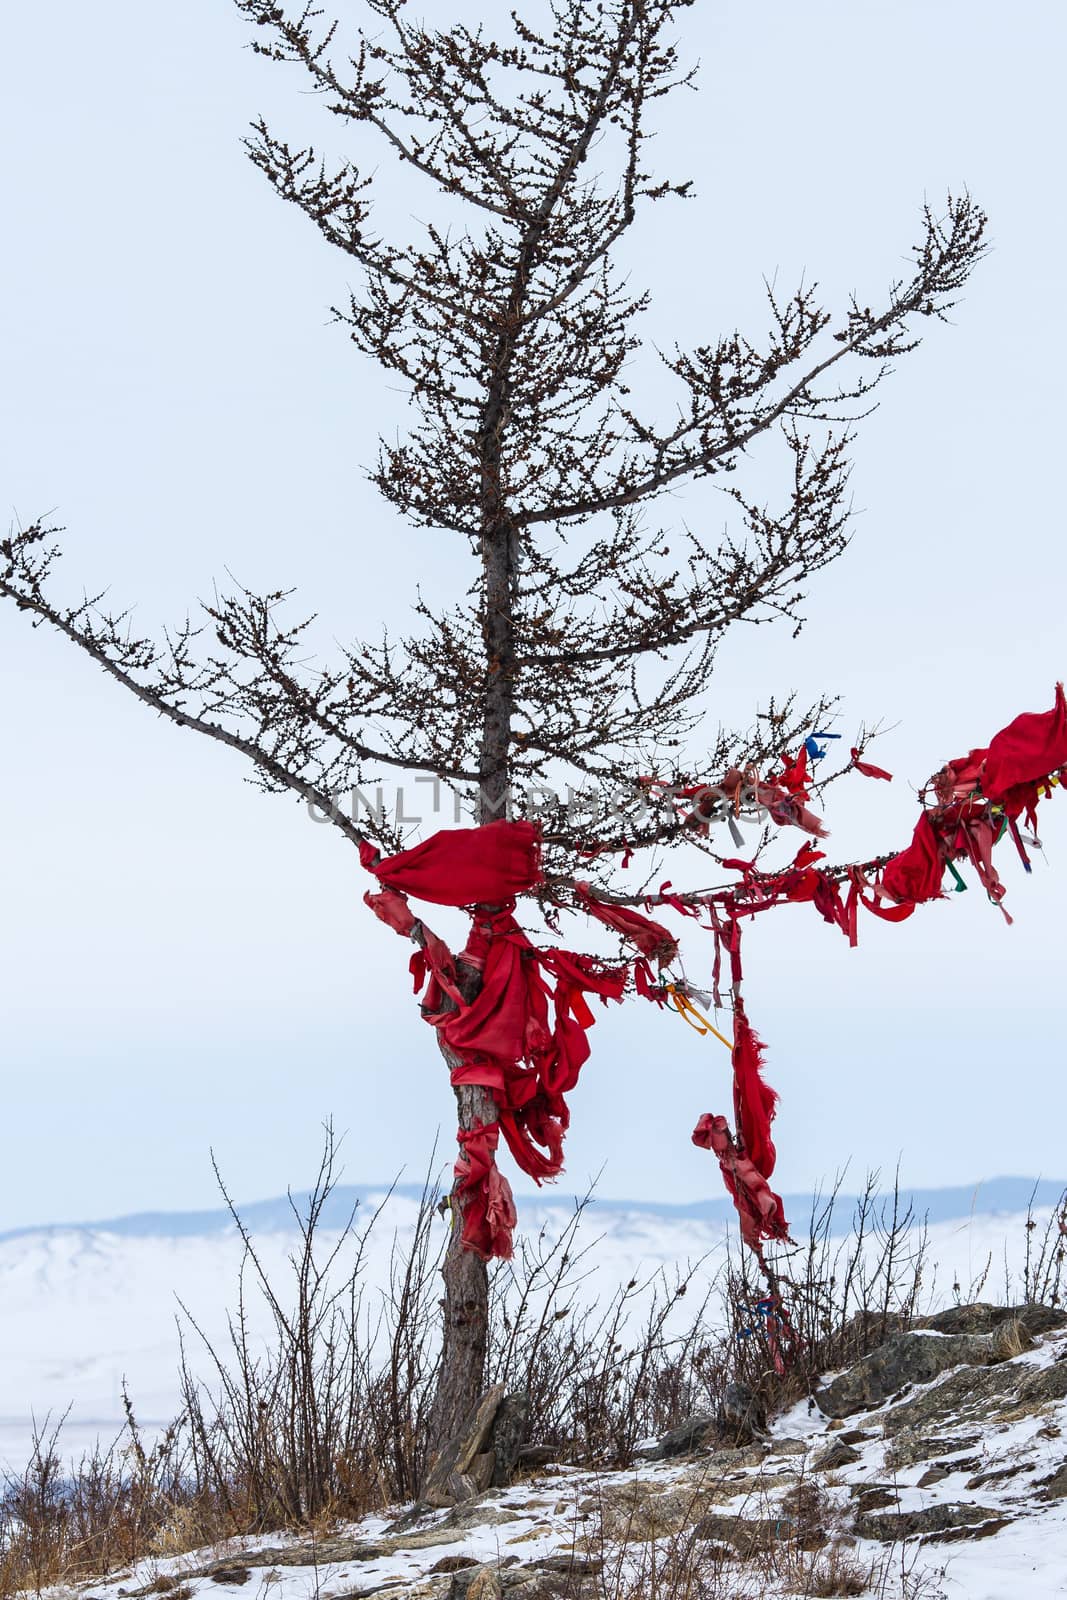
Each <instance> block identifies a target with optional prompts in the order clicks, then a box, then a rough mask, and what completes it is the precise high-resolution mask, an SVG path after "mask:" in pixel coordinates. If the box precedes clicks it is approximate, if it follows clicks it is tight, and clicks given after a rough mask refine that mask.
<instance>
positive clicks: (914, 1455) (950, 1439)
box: [885, 1428, 982, 1472]
mask: <svg viewBox="0 0 1067 1600" xmlns="http://www.w3.org/2000/svg"><path fill="white" fill-rule="evenodd" d="M981 1442H982V1436H981V1434H978V1433H971V1434H936V1433H927V1432H925V1431H924V1430H923V1429H921V1428H902V1429H901V1431H900V1432H899V1433H898V1434H897V1435H896V1436H895V1438H894V1439H893V1440H892V1442H891V1443H890V1445H889V1448H888V1449H887V1450H886V1453H885V1464H886V1466H887V1467H890V1468H892V1469H893V1470H894V1471H899V1470H900V1468H901V1467H913V1466H915V1464H916V1462H918V1461H938V1460H940V1459H941V1458H942V1457H943V1456H955V1455H961V1454H962V1453H963V1451H965V1450H973V1449H974V1447H975V1446H976V1445H979V1444H981ZM975 1459H977V1458H975ZM978 1464H979V1465H980V1462H979V1463H978ZM949 1470H950V1471H956V1472H960V1471H963V1470H968V1471H975V1470H976V1468H975V1467H972V1466H971V1465H970V1462H960V1463H958V1464H957V1465H956V1466H955V1467H950V1468H949Z"/></svg>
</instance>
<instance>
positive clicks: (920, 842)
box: [881, 811, 945, 905]
mask: <svg viewBox="0 0 1067 1600" xmlns="http://www.w3.org/2000/svg"><path fill="white" fill-rule="evenodd" d="M944 872H945V857H944V855H943V853H942V849H941V845H940V842H939V840H938V837H937V834H936V833H935V832H934V825H933V823H932V822H931V820H930V817H929V815H928V813H927V812H925V811H924V812H923V814H922V816H921V817H920V818H919V820H918V822H917V823H916V824H915V832H914V834H913V835H912V840H911V843H910V844H909V845H908V847H907V849H906V850H902V851H901V852H900V854H899V855H898V856H894V858H893V860H892V861H890V862H889V863H888V864H887V865H886V866H885V868H884V869H883V871H882V879H881V888H882V890H883V892H884V893H885V894H887V895H888V896H889V898H890V899H891V900H895V901H896V902H897V904H898V905H918V904H920V903H921V902H922V901H924V900H936V899H938V898H939V896H940V894H941V879H942V877H943V876H944Z"/></svg>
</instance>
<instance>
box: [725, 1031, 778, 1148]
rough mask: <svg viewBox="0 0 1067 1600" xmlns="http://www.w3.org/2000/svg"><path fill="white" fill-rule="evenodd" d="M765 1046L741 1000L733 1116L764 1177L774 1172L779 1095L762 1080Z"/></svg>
mask: <svg viewBox="0 0 1067 1600" xmlns="http://www.w3.org/2000/svg"><path fill="white" fill-rule="evenodd" d="M763 1054H764V1051H763V1044H762V1042H761V1041H760V1040H759V1039H758V1038H757V1036H756V1034H755V1033H754V1032H753V1031H752V1025H751V1023H750V1022H749V1020H748V1017H747V1016H746V1015H745V1008H744V1006H743V1005H742V1004H741V1002H740V1000H735V1001H734V1049H733V1066H734V1113H735V1118H736V1123H737V1131H738V1134H739V1135H740V1140H741V1145H742V1148H743V1150H744V1153H745V1155H746V1156H748V1158H749V1159H750V1161H751V1162H752V1164H753V1166H754V1167H755V1168H756V1171H757V1172H758V1173H759V1174H760V1175H761V1177H764V1178H769V1177H770V1175H771V1173H772V1172H773V1171H774V1160H775V1153H774V1144H773V1141H772V1139H771V1121H772V1119H773V1117H774V1108H775V1106H776V1105H777V1103H778V1095H777V1093H776V1092H775V1090H773V1089H772V1088H771V1086H770V1084H769V1083H767V1082H766V1080H765V1079H764V1077H763Z"/></svg>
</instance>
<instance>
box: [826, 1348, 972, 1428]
mask: <svg viewBox="0 0 1067 1600" xmlns="http://www.w3.org/2000/svg"><path fill="white" fill-rule="evenodd" d="M997 1359H998V1347H997V1345H996V1344H995V1342H994V1335H992V1334H931V1333H897V1334H894V1335H893V1336H892V1338H890V1339H887V1340H886V1342H885V1343H884V1344H882V1345H879V1347H878V1349H877V1350H872V1351H871V1353H870V1355H867V1356H864V1357H863V1359H862V1360H860V1361H857V1362H856V1364H855V1366H852V1367H850V1368H849V1369H848V1371H847V1372H843V1373H842V1374H841V1375H840V1377H837V1378H835V1379H834V1380H833V1381H832V1382H831V1383H829V1384H827V1385H826V1387H825V1388H823V1389H819V1390H817V1391H816V1395H815V1401H816V1404H817V1405H818V1407H819V1409H820V1411H822V1412H823V1414H824V1415H825V1416H828V1417H850V1416H852V1415H854V1413H855V1412H857V1411H862V1410H864V1409H866V1408H871V1407H874V1406H881V1405H884V1404H885V1402H886V1401H887V1400H889V1399H891V1398H892V1396H893V1395H895V1394H898V1393H899V1391H900V1390H901V1389H903V1388H904V1387H905V1385H906V1384H912V1383H929V1382H930V1381H931V1379H933V1378H936V1377H938V1376H939V1375H940V1374H941V1373H942V1372H947V1371H948V1370H949V1368H950V1367H959V1366H964V1365H966V1366H974V1367H981V1366H987V1365H989V1364H990V1363H991V1362H993V1361H996V1360H997Z"/></svg>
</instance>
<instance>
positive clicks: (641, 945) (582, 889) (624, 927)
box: [574, 883, 678, 967]
mask: <svg viewBox="0 0 1067 1600" xmlns="http://www.w3.org/2000/svg"><path fill="white" fill-rule="evenodd" d="M574 887H575V891H576V893H577V895H578V899H579V900H580V901H581V903H582V905H583V906H584V908H585V910H586V911H587V912H588V913H589V915H590V916H591V917H595V918H596V920H597V921H598V922H602V923H603V924H604V925H605V927H608V928H613V929H614V931H615V932H616V933H619V934H621V935H622V937H623V938H624V939H628V940H629V942H630V943H631V944H632V945H636V947H637V949H638V950H640V952H641V954H642V955H643V956H647V957H648V959H649V960H650V961H655V962H658V964H659V965H660V966H661V967H665V966H667V965H668V964H669V963H670V962H671V961H673V960H674V958H675V956H676V955H677V954H678V941H677V939H676V938H675V937H674V935H673V934H672V933H671V932H669V930H668V929H666V928H665V927H663V925H662V924H661V923H659V922H653V921H652V919H651V918H650V917H643V916H641V914H640V913H639V912H637V911H631V910H630V909H629V908H628V907H627V906H616V905H611V904H610V903H609V902H608V901H606V900H598V899H597V898H596V896H595V895H594V893H593V891H592V889H591V888H590V887H589V885H588V884H587V883H577V884H575V886H574Z"/></svg>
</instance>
